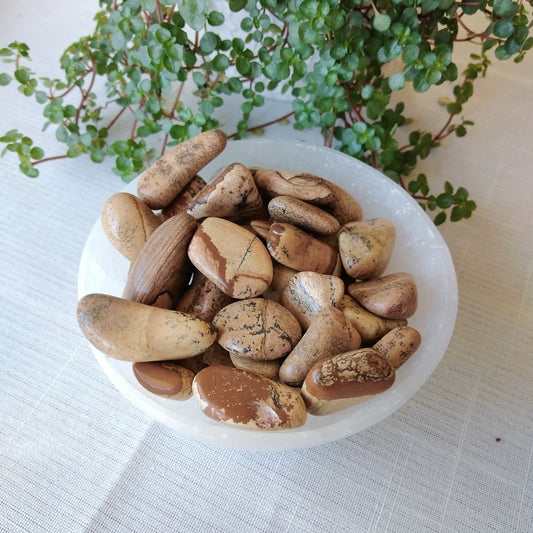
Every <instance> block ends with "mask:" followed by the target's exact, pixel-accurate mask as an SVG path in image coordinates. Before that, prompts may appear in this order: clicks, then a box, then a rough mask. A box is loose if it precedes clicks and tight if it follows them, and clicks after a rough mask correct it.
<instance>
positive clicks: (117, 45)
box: [111, 28, 126, 51]
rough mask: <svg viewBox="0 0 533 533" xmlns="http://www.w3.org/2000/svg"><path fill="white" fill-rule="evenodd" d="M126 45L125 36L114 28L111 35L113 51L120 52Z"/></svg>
mask: <svg viewBox="0 0 533 533" xmlns="http://www.w3.org/2000/svg"><path fill="white" fill-rule="evenodd" d="M125 44H126V36H125V35H124V34H123V33H122V32H121V31H120V30H119V29H118V28H116V29H115V30H114V31H113V33H112V34H111V46H112V47H113V48H114V49H115V50H117V51H118V50H122V48H124V46H125Z"/></svg>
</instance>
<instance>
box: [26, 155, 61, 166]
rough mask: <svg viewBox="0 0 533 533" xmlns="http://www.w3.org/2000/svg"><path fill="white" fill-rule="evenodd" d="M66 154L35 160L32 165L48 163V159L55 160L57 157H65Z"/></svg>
mask: <svg viewBox="0 0 533 533" xmlns="http://www.w3.org/2000/svg"><path fill="white" fill-rule="evenodd" d="M66 157H67V156H66V155H54V156H52V157H45V158H43V159H39V160H38V161H33V162H32V166H35V165H40V164H41V163H46V162H47V161H54V160H55V159H65V158H66Z"/></svg>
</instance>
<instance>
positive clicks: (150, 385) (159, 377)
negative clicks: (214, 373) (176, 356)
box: [133, 361, 194, 401]
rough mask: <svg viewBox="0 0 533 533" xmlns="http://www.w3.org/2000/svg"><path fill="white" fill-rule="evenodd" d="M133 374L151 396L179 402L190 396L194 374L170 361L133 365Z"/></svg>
mask: <svg viewBox="0 0 533 533" xmlns="http://www.w3.org/2000/svg"><path fill="white" fill-rule="evenodd" d="M133 374H134V375H135V377H136V378H137V381H138V382H139V384H140V385H142V386H143V387H144V388H145V389H146V390H148V391H150V392H151V393H152V394H157V395H158V396H163V397H164V398H168V399H170V400H179V401H184V400H188V399H189V398H190V397H191V396H192V380H193V379H194V373H193V372H191V371H190V370H187V369H186V368H183V367H182V366H180V365H178V364H177V363H174V362H172V361H154V362H145V363H133Z"/></svg>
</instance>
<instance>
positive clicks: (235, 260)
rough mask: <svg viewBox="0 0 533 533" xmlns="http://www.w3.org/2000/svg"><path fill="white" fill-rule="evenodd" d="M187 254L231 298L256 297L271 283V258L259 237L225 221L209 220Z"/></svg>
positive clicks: (195, 237)
mask: <svg viewBox="0 0 533 533" xmlns="http://www.w3.org/2000/svg"><path fill="white" fill-rule="evenodd" d="M188 253H189V258H190V260H191V261H192V263H193V264H194V266H195V267H196V268H197V269H198V270H199V271H200V272H201V273H202V274H204V276H206V277H207V278H209V279H210V280H211V281H212V282H213V283H214V284H215V285H216V286H217V287H218V288H219V289H220V290H221V291H222V292H224V293H225V294H227V295H228V296H231V297H232V298H237V299H244V298H255V297H256V296H259V295H261V294H263V292H265V291H266V290H267V289H268V287H269V285H270V283H271V281H272V276H273V270H272V259H271V258H270V254H269V253H268V251H267V249H266V248H265V246H264V244H263V243H262V242H261V240H260V239H259V237H257V236H256V235H254V234H253V233H252V232H251V231H248V230H247V229H245V228H242V227H241V226H238V225H237V224H235V223H233V222H230V221H228V220H225V219H223V218H217V217H209V218H206V219H205V220H204V221H203V222H202V224H201V225H200V227H199V228H198V230H197V231H196V233H195V234H194V236H193V238H192V240H191V242H190V244H189V251H188Z"/></svg>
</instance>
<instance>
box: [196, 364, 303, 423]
mask: <svg viewBox="0 0 533 533" xmlns="http://www.w3.org/2000/svg"><path fill="white" fill-rule="evenodd" d="M192 388H193V394H194V397H195V398H196V400H197V401H198V405H199V406H200V408H201V409H202V411H203V412H204V413H205V414H206V415H207V416H209V417H210V418H213V419H215V420H218V421H220V422H224V423H226V424H231V425H234V426H238V427H243V428H247V429H259V430H278V429H291V428H296V427H300V426H302V425H303V424H304V423H305V421H306V418H307V413H306V409H305V404H304V401H303V399H302V397H301V395H300V394H299V393H298V392H297V391H295V390H294V389H292V388H290V387H288V386H287V385H283V384H282V383H278V382H276V381H274V380H271V379H269V378H266V377H263V376H259V375H257V374H254V373H252V372H249V371H247V370H241V369H238V368H231V367H226V366H210V367H208V368H205V369H204V370H202V371H201V372H199V373H198V374H196V376H195V378H194V381H193V387H192Z"/></svg>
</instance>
